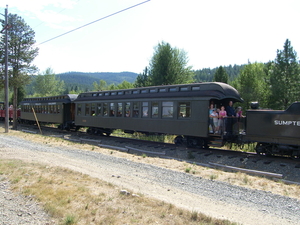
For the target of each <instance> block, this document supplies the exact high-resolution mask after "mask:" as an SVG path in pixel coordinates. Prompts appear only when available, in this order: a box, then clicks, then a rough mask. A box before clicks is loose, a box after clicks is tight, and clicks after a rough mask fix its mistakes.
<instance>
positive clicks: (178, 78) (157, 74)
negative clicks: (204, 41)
mask: <svg viewBox="0 0 300 225" xmlns="http://www.w3.org/2000/svg"><path fill="white" fill-rule="evenodd" d="M187 64H188V58H187V55H186V52H185V51H183V50H179V49H177V48H172V47H171V45H170V44H169V43H165V42H162V43H159V44H158V46H156V48H155V51H154V55H153V57H152V59H151V61H150V65H149V78H150V85H168V84H183V83H189V82H191V81H192V76H193V75H194V73H193V71H192V70H191V67H190V66H187Z"/></svg>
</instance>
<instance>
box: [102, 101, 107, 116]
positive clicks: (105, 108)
mask: <svg viewBox="0 0 300 225" xmlns="http://www.w3.org/2000/svg"><path fill="white" fill-rule="evenodd" d="M103 116H108V103H103Z"/></svg>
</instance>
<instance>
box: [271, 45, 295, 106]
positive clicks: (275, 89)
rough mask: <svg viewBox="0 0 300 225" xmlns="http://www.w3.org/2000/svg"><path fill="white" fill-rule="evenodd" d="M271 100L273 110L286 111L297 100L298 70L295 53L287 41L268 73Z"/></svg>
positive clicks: (278, 51) (278, 52)
mask: <svg viewBox="0 0 300 225" xmlns="http://www.w3.org/2000/svg"><path fill="white" fill-rule="evenodd" d="M270 85H271V98H270V104H271V106H272V108H274V109H286V108H287V107H288V106H289V105H290V104H291V103H293V102H295V101H298V100H299V94H300V68H299V61H298V59H297V53H296V51H294V50H293V47H292V46H291V42H290V41H289V40H288V39H287V40H286V41H285V43H284V46H283V50H277V57H276V59H275V61H274V64H273V68H272V72H271V73H270Z"/></svg>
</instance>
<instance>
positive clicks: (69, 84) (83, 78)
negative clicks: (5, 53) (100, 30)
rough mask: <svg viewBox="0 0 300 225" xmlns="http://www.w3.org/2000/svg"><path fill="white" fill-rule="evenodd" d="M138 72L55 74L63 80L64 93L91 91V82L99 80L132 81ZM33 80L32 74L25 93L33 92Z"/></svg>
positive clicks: (107, 81) (114, 82) (109, 82)
mask: <svg viewBox="0 0 300 225" xmlns="http://www.w3.org/2000/svg"><path fill="white" fill-rule="evenodd" d="M137 75H138V74H136V73H132V72H121V73H108V72H107V73H104V72H102V73H100V72H95V73H84V72H68V73H61V74H56V76H57V78H59V80H61V81H64V84H65V93H69V92H70V91H76V92H77V91H79V92H80V91H91V90H92V89H93V83H94V82H98V83H99V81H100V80H104V81H106V83H107V84H108V85H110V84H116V85H117V84H120V83H122V82H123V81H125V80H126V81H128V82H130V83H133V82H134V81H135V79H136V77H137ZM34 81H35V76H32V80H31V83H30V84H29V85H27V86H26V94H27V95H33V94H34V88H33V86H34Z"/></svg>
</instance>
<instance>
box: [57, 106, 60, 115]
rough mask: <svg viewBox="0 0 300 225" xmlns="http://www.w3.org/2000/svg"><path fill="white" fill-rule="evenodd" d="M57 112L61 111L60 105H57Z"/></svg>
mask: <svg viewBox="0 0 300 225" xmlns="http://www.w3.org/2000/svg"><path fill="white" fill-rule="evenodd" d="M57 113H60V105H57Z"/></svg>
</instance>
